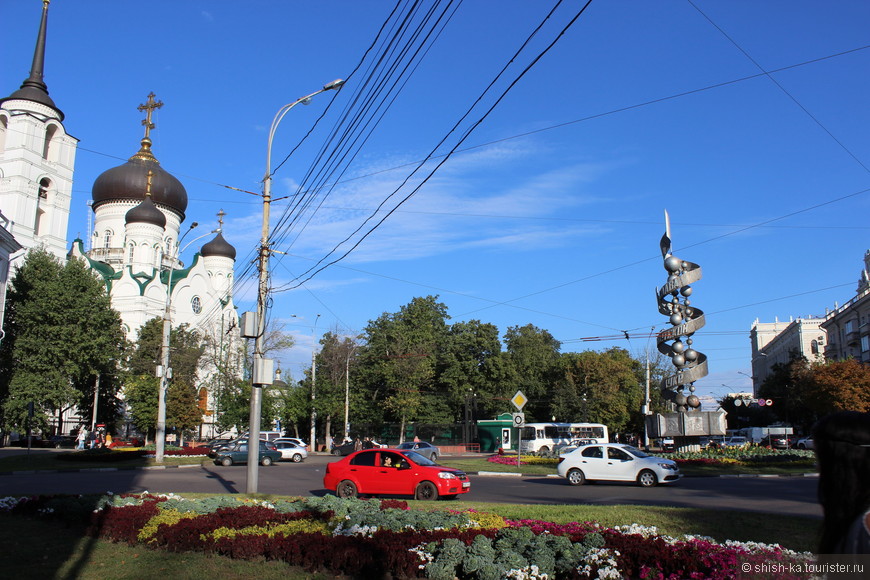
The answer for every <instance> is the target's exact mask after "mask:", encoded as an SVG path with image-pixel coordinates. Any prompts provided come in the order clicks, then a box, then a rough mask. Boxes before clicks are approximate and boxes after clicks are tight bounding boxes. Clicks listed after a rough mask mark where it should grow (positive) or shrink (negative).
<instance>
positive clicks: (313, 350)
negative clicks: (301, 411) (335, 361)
mask: <svg viewBox="0 0 870 580" xmlns="http://www.w3.org/2000/svg"><path fill="white" fill-rule="evenodd" d="M318 320H320V315H319V314H318V315H317V316H316V317H315V318H314V330H313V332H312V340H313V341H314V346H312V347H311V450H312V451H317V407H315V406H314V399H315V393H316V390H317V321H318ZM327 435H329V433H327Z"/></svg>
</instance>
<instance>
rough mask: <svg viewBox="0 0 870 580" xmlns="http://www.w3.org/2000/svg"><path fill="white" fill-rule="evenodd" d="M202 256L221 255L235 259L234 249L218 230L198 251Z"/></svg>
mask: <svg viewBox="0 0 870 580" xmlns="http://www.w3.org/2000/svg"><path fill="white" fill-rule="evenodd" d="M199 253H200V254H202V257H203V258H207V257H209V256H221V257H223V258H230V259H231V260H235V259H236V249H235V248H234V247H233V246H231V245H230V243H229V242H227V241H226V240H225V239H224V235H223V234H222V233H220V232H218V235H216V236H215V237H214V239H213V240H212V241H210V242H209V243H207V244H205V245H203V246H202V249H201V250H200V252H199Z"/></svg>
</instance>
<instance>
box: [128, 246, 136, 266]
mask: <svg viewBox="0 0 870 580" xmlns="http://www.w3.org/2000/svg"><path fill="white" fill-rule="evenodd" d="M135 250H136V246H135V244H130V253H129V254H127V261H128V262H130V263H131V264H132V263H133V252H134V251H135Z"/></svg>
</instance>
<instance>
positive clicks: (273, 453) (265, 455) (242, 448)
mask: <svg viewBox="0 0 870 580" xmlns="http://www.w3.org/2000/svg"><path fill="white" fill-rule="evenodd" d="M258 458H259V463H260V465H263V466H266V465H272V464H273V463H275V462H276V461H280V460H281V452H280V451H278V450H277V449H275V446H274V445H272V444H271V443H267V442H266V441H260V453H259V455H258ZM214 462H215V465H223V466H224V467H229V466H230V465H235V464H237V463H239V464H245V463H247V462H248V441H247V440H245V441H241V442H238V443H235V444H233V445H231V446H229V447H224V448H222V449H220V450H219V451H218V452H217V455H215V458H214Z"/></svg>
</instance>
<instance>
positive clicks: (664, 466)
mask: <svg viewBox="0 0 870 580" xmlns="http://www.w3.org/2000/svg"><path fill="white" fill-rule="evenodd" d="M659 467H661V468H662V469H667V470H670V471H676V470H677V466H676V465H675V464H673V463H659Z"/></svg>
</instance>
